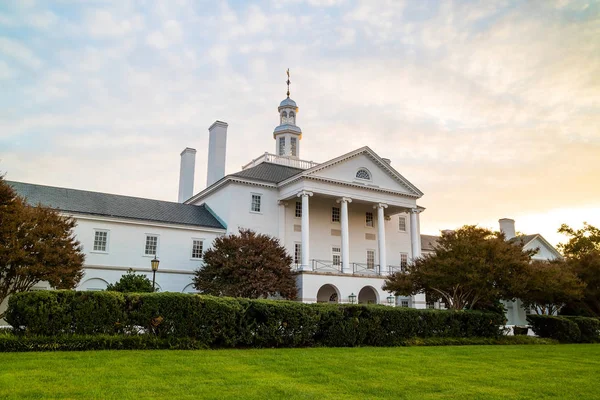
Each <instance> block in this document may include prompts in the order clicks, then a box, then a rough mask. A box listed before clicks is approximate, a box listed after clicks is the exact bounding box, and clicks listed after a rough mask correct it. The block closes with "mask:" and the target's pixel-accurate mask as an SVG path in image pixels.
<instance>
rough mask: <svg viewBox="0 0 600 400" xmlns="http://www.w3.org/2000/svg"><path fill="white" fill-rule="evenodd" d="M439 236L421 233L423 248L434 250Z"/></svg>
mask: <svg viewBox="0 0 600 400" xmlns="http://www.w3.org/2000/svg"><path fill="white" fill-rule="evenodd" d="M439 238H440V237H439V236H434V235H421V250H427V251H433V250H434V247H435V245H436V244H437V241H438V239H439Z"/></svg>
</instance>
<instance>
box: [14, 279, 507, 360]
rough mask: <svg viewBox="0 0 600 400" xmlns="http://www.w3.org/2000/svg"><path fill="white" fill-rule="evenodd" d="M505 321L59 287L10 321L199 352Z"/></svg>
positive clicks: (455, 333) (26, 303) (20, 298)
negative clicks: (181, 342)
mask: <svg viewBox="0 0 600 400" xmlns="http://www.w3.org/2000/svg"><path fill="white" fill-rule="evenodd" d="M503 318H504V317H503V315H500V314H496V313H485V312H478V311H439V310H415V309H409V308H393V307H387V306H376V305H369V306H366V305H340V304H302V303H296V302H290V301H271V300H248V299H232V298H219V297H213V296H203V295H190V294H182V293H116V292H74V291H60V290H58V291H40V292H26V293H19V294H15V295H13V296H11V298H10V300H9V306H8V312H7V316H6V320H7V321H8V322H9V323H10V324H11V325H12V326H13V328H14V332H15V333H16V334H18V335H43V336H61V335H63V336H64V335H121V334H126V335H130V336H135V335H137V336H139V335H140V334H145V336H151V337H154V338H159V339H165V340H176V339H184V338H187V339H193V341H194V342H193V343H194V346H197V347H198V348H203V347H208V348H226V347H307V346H330V347H348V346H399V345H403V343H404V342H405V340H406V339H409V338H413V337H420V338H441V337H452V338H469V337H488V338H497V337H499V336H500V335H501V330H500V326H501V325H502V323H503ZM132 340H138V339H132ZM161 343H162V342H161ZM169 343H171V342H169ZM185 343H189V342H185ZM157 346H158V345H157ZM194 348H196V347H194Z"/></svg>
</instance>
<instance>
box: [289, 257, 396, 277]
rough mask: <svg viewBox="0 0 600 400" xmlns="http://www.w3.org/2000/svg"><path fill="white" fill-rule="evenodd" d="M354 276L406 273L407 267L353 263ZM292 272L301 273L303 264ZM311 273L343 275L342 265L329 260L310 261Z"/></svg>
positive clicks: (293, 267) (294, 267)
mask: <svg viewBox="0 0 600 400" xmlns="http://www.w3.org/2000/svg"><path fill="white" fill-rule="evenodd" d="M350 265H351V267H352V275H363V276H364V275H366V276H369V275H372V276H387V275H390V274H393V273H396V272H406V268H405V267H401V266H396V265H388V266H387V268H383V269H381V268H380V265H379V264H369V263H351V264H350ZM292 270H294V271H301V270H302V265H301V264H292ZM309 271H313V272H321V273H342V272H343V271H342V265H341V264H339V263H334V262H333V261H329V260H310V268H309Z"/></svg>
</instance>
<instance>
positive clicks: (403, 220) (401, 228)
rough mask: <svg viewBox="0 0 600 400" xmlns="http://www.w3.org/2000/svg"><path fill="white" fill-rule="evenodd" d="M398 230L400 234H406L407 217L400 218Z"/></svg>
mask: <svg viewBox="0 0 600 400" xmlns="http://www.w3.org/2000/svg"><path fill="white" fill-rule="evenodd" d="M398 230H399V231H400V232H406V217H402V216H400V217H398Z"/></svg>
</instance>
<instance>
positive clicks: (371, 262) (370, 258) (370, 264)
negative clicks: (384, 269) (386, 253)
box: [367, 250, 375, 269]
mask: <svg viewBox="0 0 600 400" xmlns="http://www.w3.org/2000/svg"><path fill="white" fill-rule="evenodd" d="M367 268H369V269H374V268H375V250H367Z"/></svg>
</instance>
